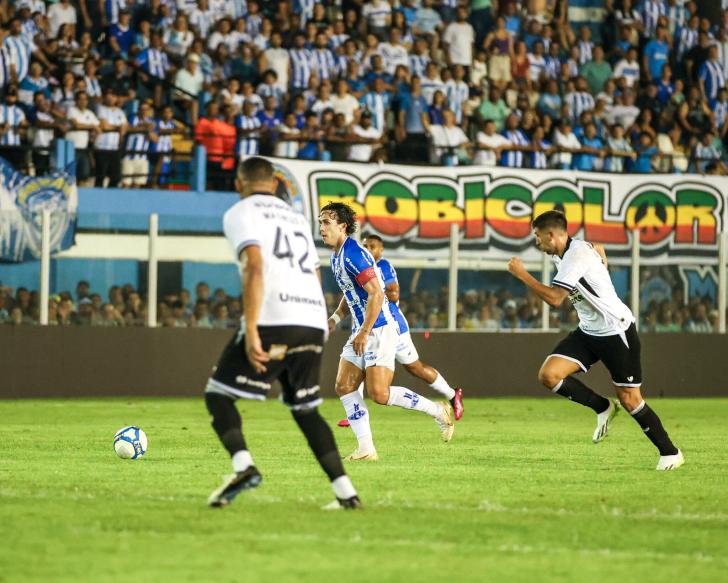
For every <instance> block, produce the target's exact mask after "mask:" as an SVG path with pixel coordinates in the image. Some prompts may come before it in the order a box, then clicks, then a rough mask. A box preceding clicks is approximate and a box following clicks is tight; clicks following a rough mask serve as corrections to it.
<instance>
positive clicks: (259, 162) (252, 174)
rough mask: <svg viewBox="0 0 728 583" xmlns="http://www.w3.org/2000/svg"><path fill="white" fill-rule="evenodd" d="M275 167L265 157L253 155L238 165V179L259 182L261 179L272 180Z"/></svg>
mask: <svg viewBox="0 0 728 583" xmlns="http://www.w3.org/2000/svg"><path fill="white" fill-rule="evenodd" d="M273 174H274V169H273V164H271V163H270V162H269V161H268V160H266V159H265V158H261V157H259V156H253V157H252V158H248V159H247V160H244V161H243V162H241V163H240V165H239V166H238V180H240V181H241V182H258V181H260V180H271V179H272V178H273Z"/></svg>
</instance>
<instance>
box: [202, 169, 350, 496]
mask: <svg viewBox="0 0 728 583" xmlns="http://www.w3.org/2000/svg"><path fill="white" fill-rule="evenodd" d="M236 187H237V188H238V190H239V192H240V194H241V196H242V200H241V201H240V202H238V203H236V204H235V205H234V206H232V207H231V208H230V209H229V210H228V211H227V212H226V213H225V217H224V219H223V229H224V231H225V237H226V239H227V240H228V242H229V243H230V246H231V247H232V249H233V252H234V253H235V258H236V259H237V260H239V261H240V263H241V277H242V279H241V287H242V290H243V305H244V314H243V318H242V319H241V324H240V330H239V331H238V332H236V334H235V336H233V338H232V339H231V340H230V342H229V344H228V345H227V346H226V347H225V350H224V351H223V353H222V356H220V360H219V361H218V364H217V367H216V368H215V369H214V370H213V373H212V376H211V377H210V379H209V380H208V382H207V387H206V388H205V403H206V404H207V409H208V411H209V412H210V415H211V416H212V427H213V429H214V430H215V433H217V435H218V437H219V438H220V441H221V442H222V444H223V446H224V447H225V449H227V451H228V452H229V454H230V456H231V457H232V466H233V470H234V472H235V473H233V474H232V475H231V476H229V477H228V478H227V479H226V480H225V481H224V482H223V484H222V486H220V488H218V489H217V490H215V491H214V492H213V493H212V494H211V495H210V498H209V504H210V506H215V507H220V506H226V505H227V504H229V503H230V502H231V501H232V500H233V499H234V498H235V497H236V496H237V495H238V494H239V493H240V492H242V491H244V490H249V489H251V488H255V487H257V486H258V485H259V484H260V482H261V479H262V478H261V475H260V472H259V471H258V469H257V468H256V467H255V465H254V464H253V458H252V456H251V454H250V452H249V451H248V447H247V445H246V443H245V438H244V437H243V432H242V420H241V418H240V414H239V413H238V410H237V408H236V407H235V400H236V399H239V398H243V399H253V400H264V399H265V397H266V395H267V394H268V392H269V391H270V389H271V383H272V382H273V381H274V380H278V381H279V382H280V384H281V386H282V389H283V391H282V395H281V398H282V401H283V402H284V403H285V404H286V405H287V406H288V408H289V409H290V410H291V413H292V414H293V419H294V420H295V421H296V423H297V424H298V426H299V428H300V429H301V431H302V432H303V434H304V435H305V437H306V440H307V441H308V445H309V446H310V448H311V450H312V451H313V453H314V455H315V456H316V459H317V460H318V462H319V464H320V465H321V467H322V469H323V470H324V472H326V474H327V475H328V477H329V479H330V480H331V485H332V488H333V490H334V494H335V496H336V498H337V499H336V500H335V501H334V502H333V503H332V504H331V505H330V506H329V507H330V508H347V509H356V508H360V507H361V502H360V501H359V497H358V496H357V493H356V490H354V486H353V485H352V483H351V480H349V477H348V476H347V475H346V472H344V467H343V465H342V462H341V455H340V454H339V451H338V449H337V448H336V442H335V441H334V436H333V433H332V432H331V428H330V427H329V426H328V424H327V423H326V421H324V419H323V418H322V417H321V415H320V414H319V412H318V406H319V405H320V404H321V402H322V401H321V396H320V394H319V370H320V368H321V357H322V353H323V344H324V338H325V335H326V332H327V323H326V304H325V301H324V295H323V291H322V289H321V275H320V273H319V261H318V255H317V253H316V247H315V246H314V243H313V237H312V236H311V228H310V226H309V224H308V221H307V220H306V218H305V217H304V216H303V215H302V214H300V213H298V212H296V211H295V210H294V209H293V207H291V205H289V204H288V203H286V202H284V201H283V200H281V199H279V198H277V197H276V196H275V194H274V193H275V192H276V187H277V179H276V178H275V176H274V174H273V166H272V165H271V163H270V162H268V161H267V160H265V159H263V158H258V157H253V158H248V159H247V160H245V161H244V162H242V163H241V164H240V166H239V167H238V175H237V179H236Z"/></svg>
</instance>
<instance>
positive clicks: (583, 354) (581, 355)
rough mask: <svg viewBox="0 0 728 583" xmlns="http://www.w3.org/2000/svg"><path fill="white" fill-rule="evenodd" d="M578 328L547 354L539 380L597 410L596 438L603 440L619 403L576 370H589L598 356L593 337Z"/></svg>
mask: <svg viewBox="0 0 728 583" xmlns="http://www.w3.org/2000/svg"><path fill="white" fill-rule="evenodd" d="M585 336H586V335H585V334H583V333H582V332H581V331H579V330H576V331H574V332H572V333H571V334H569V335H568V336H567V337H566V338H564V339H563V340H562V341H561V342H559V344H558V345H557V346H556V348H555V349H554V351H553V352H552V353H551V354H550V355H549V356H547V357H546V360H545V361H544V363H543V364H542V365H541V369H540V370H539V371H538V380H539V382H540V383H541V384H542V385H543V386H544V387H546V388H547V389H549V390H550V391H551V392H553V393H555V394H557V395H561V396H562V397H565V398H567V399H569V400H570V401H574V402H575V403H579V404H580V405H583V406H585V407H589V408H590V409H591V410H592V411H594V412H595V413H596V414H597V426H596V428H595V429H594V433H593V434H592V441H593V442H594V443H599V442H600V441H602V440H603V439H604V438H605V437H606V436H607V433H608V431H609V424H610V423H611V421H612V420H613V419H614V416H615V415H616V414H617V407H616V405H615V404H614V403H612V402H611V401H610V400H609V399H607V398H605V397H602V396H601V395H599V394H597V393H595V392H594V391H593V390H592V389H590V388H589V387H587V386H586V385H585V384H584V383H582V382H581V381H580V380H579V379H577V378H576V376H575V375H576V374H577V373H579V372H586V371H587V370H589V367H590V366H591V365H592V364H594V363H595V362H597V360H598V357H597V356H596V354H594V352H593V351H592V349H591V348H590V346H589V342H590V340H589V338H586V337H585Z"/></svg>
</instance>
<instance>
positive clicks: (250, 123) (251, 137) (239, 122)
mask: <svg viewBox="0 0 728 583" xmlns="http://www.w3.org/2000/svg"><path fill="white" fill-rule="evenodd" d="M261 125H262V124H261V123H260V120H259V119H258V118H257V117H256V116H250V117H248V116H247V115H242V114H241V115H239V116H238V117H236V118H235V127H236V128H237V129H240V130H260V127H261ZM259 141H260V132H259V131H254V132H252V133H250V134H247V135H246V136H241V137H240V138H239V139H238V147H237V152H238V156H255V155H256V154H258V150H259Z"/></svg>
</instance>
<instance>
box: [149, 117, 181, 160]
mask: <svg viewBox="0 0 728 583" xmlns="http://www.w3.org/2000/svg"><path fill="white" fill-rule="evenodd" d="M154 128H155V130H156V131H157V133H158V135H159V137H158V138H157V141H156V142H152V144H151V147H152V152H157V153H166V152H171V151H172V150H173V149H174V148H173V147H172V134H161V133H159V132H160V131H161V130H173V129H174V128H175V123H174V121H172V120H170V121H164V120H163V119H158V120H157V121H156V123H155V124H154Z"/></svg>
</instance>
